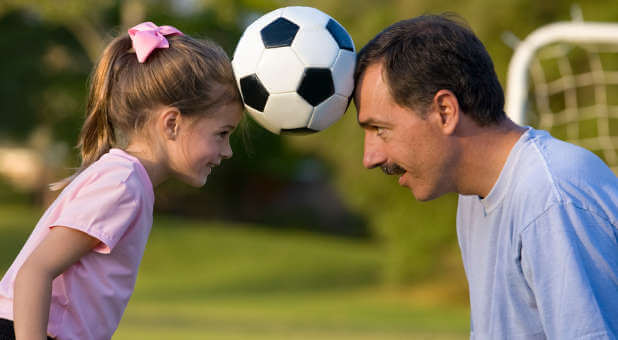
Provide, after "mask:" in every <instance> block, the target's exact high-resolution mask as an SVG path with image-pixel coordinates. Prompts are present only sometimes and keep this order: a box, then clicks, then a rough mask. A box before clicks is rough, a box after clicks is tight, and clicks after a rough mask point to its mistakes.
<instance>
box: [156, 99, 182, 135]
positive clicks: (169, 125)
mask: <svg viewBox="0 0 618 340" xmlns="http://www.w3.org/2000/svg"><path fill="white" fill-rule="evenodd" d="M180 120H181V116H180V111H178V109H176V108H174V107H166V108H165V109H163V112H162V113H161V114H160V115H159V119H158V124H157V127H158V130H159V131H161V133H162V135H163V136H164V137H165V138H166V139H168V140H175V139H176V137H177V136H178V130H179V127H180Z"/></svg>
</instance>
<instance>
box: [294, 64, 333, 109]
mask: <svg viewBox="0 0 618 340" xmlns="http://www.w3.org/2000/svg"><path fill="white" fill-rule="evenodd" d="M296 92H298V94H299V95H300V96H301V97H303V98H304V99H305V100H306V101H307V102H308V103H309V104H311V105H313V106H317V105H318V104H320V103H321V102H323V101H324V100H325V99H326V98H328V97H330V96H332V95H333V93H335V85H333V77H332V76H331V74H330V69H327V68H307V69H305V74H304V75H303V79H302V81H301V83H300V85H299V86H298V90H296Z"/></svg>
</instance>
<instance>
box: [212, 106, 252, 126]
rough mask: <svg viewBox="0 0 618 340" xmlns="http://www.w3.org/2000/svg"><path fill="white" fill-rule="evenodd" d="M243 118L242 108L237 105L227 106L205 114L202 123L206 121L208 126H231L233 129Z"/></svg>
mask: <svg viewBox="0 0 618 340" xmlns="http://www.w3.org/2000/svg"><path fill="white" fill-rule="evenodd" d="M242 116H243V108H242V106H240V105H237V104H227V105H223V106H221V107H220V108H219V109H217V110H214V111H212V112H209V113H206V114H205V115H204V116H203V117H204V119H202V121H208V122H209V123H210V124H216V125H231V126H233V127H235V126H236V125H238V123H239V122H240V119H241V118H242Z"/></svg>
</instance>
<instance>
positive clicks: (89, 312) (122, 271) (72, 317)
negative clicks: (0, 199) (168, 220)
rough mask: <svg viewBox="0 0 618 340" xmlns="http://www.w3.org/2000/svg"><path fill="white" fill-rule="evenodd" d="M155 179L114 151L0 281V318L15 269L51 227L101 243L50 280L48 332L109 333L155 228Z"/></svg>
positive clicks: (62, 337)
mask: <svg viewBox="0 0 618 340" xmlns="http://www.w3.org/2000/svg"><path fill="white" fill-rule="evenodd" d="M153 204H154V194H153V187H152V183H151V182H150V178H149V177H148V174H147V173H146V170H145V169H144V167H143V166H142V165H141V164H140V163H139V161H138V160H137V159H136V158H135V157H133V156H131V155H129V154H127V153H126V152H124V151H122V150H120V149H112V150H110V152H109V153H107V154H105V155H103V156H102V157H101V158H100V159H99V160H98V161H96V162H95V163H93V164H92V165H91V166H89V167H88V168H87V169H85V170H84V171H83V172H82V173H80V174H79V175H78V176H77V177H76V178H75V179H74V180H73V181H72V182H71V183H70V184H69V185H68V186H67V187H66V188H65V189H64V190H63V191H62V193H61V194H60V196H59V197H58V198H57V199H56V200H55V201H54V203H53V204H52V205H51V206H50V207H49V208H48V209H47V211H46V212H45V214H44V215H43V217H41V219H40V220H39V223H37V225H36V227H35V229H34V231H33V232H32V234H31V235H30V237H29V238H28V240H27V241H26V244H25V245H24V246H23V248H22V249H21V251H20V253H19V254H18V256H17V258H16V259H15V261H14V262H13V264H12V265H11V267H10V268H9V270H8V271H7V272H6V274H5V275H4V278H3V279H2V281H1V282H0V318H5V319H9V320H12V319H13V283H14V281H15V275H16V274H17V271H18V270H19V268H20V267H21V265H22V264H23V263H24V261H25V260H26V258H27V257H28V256H29V255H30V253H32V251H33V249H34V248H36V246H37V245H38V244H39V243H40V242H41V241H42V240H43V238H44V237H45V236H46V235H47V233H49V231H50V229H51V228H53V227H54V226H64V227H69V228H73V229H76V230H79V231H82V232H84V233H86V234H88V235H90V236H93V237H95V238H97V239H99V240H100V241H101V243H100V244H99V245H98V246H97V247H96V248H95V249H93V251H91V252H90V253H88V254H86V255H84V256H83V257H82V258H81V259H80V260H79V261H78V262H76V263H75V264H73V265H71V266H70V267H69V268H68V269H67V270H66V271H65V272H64V273H62V274H61V275H60V276H58V277H56V279H54V281H53V282H52V298H51V306H50V314H49V324H48V328H47V331H48V333H49V334H50V335H51V336H53V337H56V338H57V339H59V340H73V339H79V340H90V339H92V340H102V339H110V338H111V337H112V334H113V333H114V331H115V330H116V328H118V323H119V322H120V318H121V316H122V313H123V312H124V309H125V307H126V306H127V303H128V301H129V297H130V296H131V293H132V292H133V287H134V286H135V280H136V277H137V270H138V267H139V263H140V261H141V259H142V255H143V253H144V248H145V246H146V241H147V239H148V235H149V233H150V229H151V227H152V208H153Z"/></svg>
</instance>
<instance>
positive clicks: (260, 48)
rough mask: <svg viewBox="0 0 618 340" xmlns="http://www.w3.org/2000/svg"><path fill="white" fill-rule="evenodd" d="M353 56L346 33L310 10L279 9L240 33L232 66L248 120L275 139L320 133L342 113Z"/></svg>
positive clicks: (350, 86) (351, 83) (350, 85)
mask: <svg viewBox="0 0 618 340" xmlns="http://www.w3.org/2000/svg"><path fill="white" fill-rule="evenodd" d="M355 64H356V50H355V48H354V42H353V41H352V38H350V35H349V34H348V33H347V32H346V30H345V29H344V28H343V26H341V25H340V24H339V23H338V22H337V21H335V20H334V19H333V18H331V17H330V16H328V15H327V14H325V13H323V12H321V11H319V10H317V9H315V8H311V7H297V6H295V7H285V8H279V9H277V10H274V11H272V12H269V13H267V14H265V15H263V16H262V17H260V18H258V19H257V20H255V21H254V22H253V23H252V24H251V25H249V27H247V29H246V30H245V32H244V33H243V35H242V37H241V38H240V41H239V42H238V45H237V46H236V50H235V51H234V56H233V58H232V66H233V68H234V74H235V77H236V81H237V84H238V87H239V88H240V92H241V94H242V98H243V101H244V103H245V108H246V110H247V112H248V113H249V115H250V116H251V117H252V118H253V119H254V120H255V121H256V122H258V123H259V124H260V125H261V126H263V127H264V128H266V129H267V130H269V131H271V132H273V133H276V134H286V133H287V134H295V133H296V134H298V133H300V134H303V133H313V132H317V131H321V130H324V129H326V128H327V127H329V126H330V125H332V124H333V123H335V122H336V121H337V120H338V119H339V118H341V116H342V115H343V114H344V113H345V111H346V109H347V107H348V104H349V102H350V95H351V94H352V91H353V89H354V67H355Z"/></svg>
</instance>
